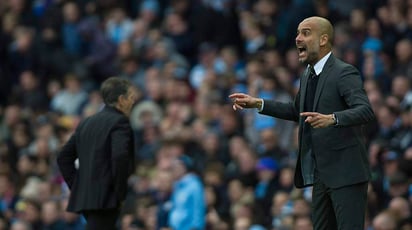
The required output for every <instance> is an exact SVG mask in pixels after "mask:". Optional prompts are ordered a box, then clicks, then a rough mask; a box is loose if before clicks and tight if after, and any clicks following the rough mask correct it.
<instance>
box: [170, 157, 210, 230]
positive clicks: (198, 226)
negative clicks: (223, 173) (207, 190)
mask: <svg viewBox="0 0 412 230" xmlns="http://www.w3.org/2000/svg"><path fill="white" fill-rule="evenodd" d="M171 170H172V175H173V177H174V179H175V182H174V185H173V192H172V199H171V200H172V208H171V210H170V213H169V221H168V222H169V227H170V228H171V229H179V230H202V229H205V225H206V220H205V216H206V204H205V196H204V186H203V184H202V182H201V180H200V178H199V176H197V175H196V174H195V173H194V172H193V170H194V164H193V160H192V158H191V157H189V156H187V155H182V156H179V157H177V158H176V159H174V160H173V162H172V165H171Z"/></svg>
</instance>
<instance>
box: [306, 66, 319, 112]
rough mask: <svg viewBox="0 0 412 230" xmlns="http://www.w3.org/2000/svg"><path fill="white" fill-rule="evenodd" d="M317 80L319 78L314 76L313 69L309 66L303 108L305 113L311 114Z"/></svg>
mask: <svg viewBox="0 0 412 230" xmlns="http://www.w3.org/2000/svg"><path fill="white" fill-rule="evenodd" d="M318 79H319V77H318V76H316V73H315V69H313V66H310V67H309V76H308V84H307V87H306V97H305V107H304V109H305V111H306V112H313V102H314V100H315V92H316V86H317V84H318Z"/></svg>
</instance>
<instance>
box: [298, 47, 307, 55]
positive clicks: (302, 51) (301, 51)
mask: <svg viewBox="0 0 412 230" xmlns="http://www.w3.org/2000/svg"><path fill="white" fill-rule="evenodd" d="M297 49H298V55H299V56H302V55H305V54H306V47H303V46H300V47H297Z"/></svg>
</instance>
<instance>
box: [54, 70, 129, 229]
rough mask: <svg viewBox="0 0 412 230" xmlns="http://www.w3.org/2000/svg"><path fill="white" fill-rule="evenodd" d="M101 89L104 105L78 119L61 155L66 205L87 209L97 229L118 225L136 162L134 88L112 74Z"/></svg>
mask: <svg viewBox="0 0 412 230" xmlns="http://www.w3.org/2000/svg"><path fill="white" fill-rule="evenodd" d="M100 91H101V94H102V97H103V100H104V103H105V107H104V108H103V109H102V111H100V112H99V113H97V114H95V115H93V116H91V117H89V118H86V119H85V120H84V121H82V122H81V123H80V124H79V125H78V127H77V129H76V131H75V132H74V134H73V135H72V136H71V138H70V139H69V141H68V142H67V143H66V144H65V145H64V146H63V148H62V150H61V152H60V154H59V156H58V158H57V163H58V165H59V168H60V171H61V173H62V175H63V177H64V180H65V181H66V183H67V185H68V186H69V188H70V190H71V193H70V199H69V204H68V207H67V210H68V211H70V212H77V213H81V214H83V215H84V216H85V218H86V220H87V226H88V229H93V230H101V229H116V228H115V225H116V220H117V217H118V214H119V208H120V205H121V203H122V201H123V200H124V198H125V196H126V192H127V179H128V177H129V175H130V174H131V173H132V172H133V171H134V168H135V163H134V154H133V133H132V129H131V126H130V124H129V119H128V118H129V115H130V112H131V109H132V107H133V105H134V104H135V102H136V99H137V94H136V89H135V88H134V87H133V86H132V85H131V83H130V82H129V81H127V80H125V79H121V78H118V77H112V78H109V79H107V80H105V81H104V82H103V83H102V86H101V89H100ZM76 159H79V167H78V168H76V167H75V160H76Z"/></svg>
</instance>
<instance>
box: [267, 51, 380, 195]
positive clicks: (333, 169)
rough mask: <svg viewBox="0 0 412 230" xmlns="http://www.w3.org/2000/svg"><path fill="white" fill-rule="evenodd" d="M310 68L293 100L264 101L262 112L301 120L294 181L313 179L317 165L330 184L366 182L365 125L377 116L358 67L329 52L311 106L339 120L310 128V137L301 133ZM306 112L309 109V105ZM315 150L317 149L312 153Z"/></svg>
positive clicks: (300, 184) (303, 183)
mask: <svg viewBox="0 0 412 230" xmlns="http://www.w3.org/2000/svg"><path fill="white" fill-rule="evenodd" d="M308 75H309V74H308V71H306V72H305V73H304V75H303V76H302V78H301V84H300V90H299V92H298V94H297V96H296V97H295V100H294V102H291V103H280V102H273V101H266V100H265V101H264V108H263V110H262V111H261V113H262V114H266V115H270V116H274V117H278V118H281V119H287V120H294V121H297V122H299V156H298V160H297V165H296V170H295V186H296V187H298V188H301V187H305V186H309V185H312V184H313V180H314V179H313V178H314V168H315V167H316V169H317V173H318V178H319V179H320V180H321V181H322V182H323V183H325V185H327V186H329V187H331V188H337V187H342V186H346V185H351V184H356V183H360V182H365V181H367V180H368V179H369V177H370V170H369V164H368V160H367V156H366V154H367V152H366V147H365V144H364V140H363V139H364V138H363V136H362V135H363V134H362V125H363V124H366V123H367V122H369V121H371V120H372V119H374V113H373V111H372V108H371V106H370V103H369V100H368V97H367V96H366V93H365V91H364V89H363V84H362V81H361V78H360V75H359V72H358V71H357V70H356V69H355V68H354V67H353V66H351V65H349V64H347V63H344V62H342V61H341V60H339V59H337V58H335V57H334V56H333V55H331V56H330V57H329V58H328V60H327V62H326V64H325V66H324V67H323V70H322V73H320V75H319V76H318V77H319V81H318V85H317V88H316V93H315V100H314V106H313V111H316V112H319V113H322V114H332V113H335V115H336V117H337V119H338V125H336V126H330V127H327V128H319V129H313V128H311V132H312V135H311V137H312V138H311V140H307V138H305V135H302V133H303V127H304V120H305V118H304V117H301V116H299V113H300V112H304V111H303V108H304V101H305V95H306V86H307V79H308ZM305 112H306V111H305ZM311 151H313V153H314V154H313V156H312V153H311Z"/></svg>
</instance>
